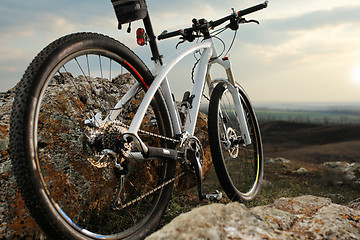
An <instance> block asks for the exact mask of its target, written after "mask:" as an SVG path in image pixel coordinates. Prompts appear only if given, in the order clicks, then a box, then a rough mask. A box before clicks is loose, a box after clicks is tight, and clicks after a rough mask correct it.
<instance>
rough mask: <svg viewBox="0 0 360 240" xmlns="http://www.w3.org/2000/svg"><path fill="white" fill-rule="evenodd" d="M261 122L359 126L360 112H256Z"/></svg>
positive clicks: (262, 110)
mask: <svg viewBox="0 0 360 240" xmlns="http://www.w3.org/2000/svg"><path fill="white" fill-rule="evenodd" d="M256 115H257V117H258V120H259V122H269V121H289V122H304V123H324V124H359V123H360V112H355V111H302V110H298V111H297V110H265V109H259V110H256Z"/></svg>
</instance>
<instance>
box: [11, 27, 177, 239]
mask: <svg viewBox="0 0 360 240" xmlns="http://www.w3.org/2000/svg"><path fill="white" fill-rule="evenodd" d="M152 80H153V76H152V74H151V73H150V71H149V70H148V69H147V68H146V66H145V65H144V64H143V63H142V61H141V60H140V59H139V58H138V57H137V56H136V55H135V54H134V53H133V52H131V51H130V50H129V49H128V48H126V47H125V46H124V45H122V44H120V43H119V42H117V41H115V40H113V39H111V38H109V37H105V36H103V35H98V34H92V33H79V34H73V35H69V36H66V37H63V38H61V39H59V40H57V41H55V42H54V43H52V44H50V45H49V46H48V47H47V48H45V49H44V50H43V51H42V52H41V53H39V55H38V56H37V57H36V58H35V59H34V60H33V62H32V63H31V64H30V66H29V67H28V69H27V71H26V72H25V75H24V77H23V79H22V80H21V84H20V85H19V87H18V89H17V94H16V99H15V101H14V106H13V111H12V116H11V121H12V125H11V132H10V146H11V156H12V159H13V166H14V169H15V171H16V177H17V180H18V185H19V188H20V189H21V192H22V196H23V198H24V200H25V202H26V204H27V206H28V207H29V208H30V212H31V214H32V215H33V217H34V218H35V219H36V220H37V222H38V223H39V225H40V226H41V227H42V229H43V230H44V231H45V232H46V233H47V234H49V235H51V236H52V237H53V238H55V239H59V238H64V239H104V238H107V239H123V238H134V239H138V238H143V237H144V236H146V235H147V234H149V233H150V232H151V231H152V230H153V229H154V227H155V226H156V224H157V222H158V221H159V219H160V217H161V215H162V213H163V212H164V210H165V208H166V206H167V203H168V201H169V198H170V193H171V190H172V183H171V181H170V183H169V180H171V179H172V178H173V176H174V171H175V170H174V169H175V164H174V163H173V162H171V161H160V160H151V159H146V160H136V159H135V158H134V157H132V154H131V152H132V151H139V149H135V148H136V147H134V146H133V145H132V144H130V143H126V142H125V141H124V140H123V138H122V134H123V133H124V132H126V130H127V127H128V126H129V124H130V123H131V120H132V118H133V116H134V113H135V112H136V110H137V108H138V106H139V104H140V103H141V100H142V98H143V96H144V93H145V92H146V90H147V88H148V86H149V85H150V84H151V82H152ZM124 96H125V98H123V97H124ZM122 98H123V100H124V99H125V100H124V101H123V102H122V104H118V105H116V104H117V103H118V102H119V100H120V99H122ZM115 111H117V112H118V113H119V114H118V115H117V116H115V115H114V116H115V117H116V118H115V117H113V118H109V117H108V116H110V115H109V113H111V112H115ZM107 117H108V118H107ZM141 129H142V130H143V131H142V132H141V133H139V136H140V137H141V138H142V140H143V141H144V142H145V143H146V144H147V145H149V146H155V147H156V146H157V147H170V146H168V145H167V144H166V142H165V141H162V140H161V138H155V137H154V134H156V135H165V133H167V134H168V136H169V137H171V135H172V129H171V126H170V123H169V116H168V111H167V108H166V106H165V104H164V100H163V98H162V95H161V93H160V92H158V93H157V94H156V95H155V97H154V99H153V101H152V103H151V106H150V107H149V109H148V110H147V113H146V116H145V118H144V121H143V122H142V124H141ZM149 132H151V133H153V135H149Z"/></svg>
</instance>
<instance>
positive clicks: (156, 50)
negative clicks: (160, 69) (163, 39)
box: [143, 12, 163, 65]
mask: <svg viewBox="0 0 360 240" xmlns="http://www.w3.org/2000/svg"><path fill="white" fill-rule="evenodd" d="M143 22H144V27H145V31H146V33H147V35H148V37H149V43H150V49H151V53H152V58H151V60H153V61H154V62H155V63H159V64H160V65H163V62H162V60H161V58H162V56H161V55H160V53H159V48H158V45H157V42H156V36H155V34H154V29H153V27H152V24H151V20H150V16H149V12H148V13H147V15H146V17H145V18H144V19H143Z"/></svg>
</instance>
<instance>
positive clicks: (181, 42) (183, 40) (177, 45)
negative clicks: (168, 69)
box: [175, 37, 186, 49]
mask: <svg viewBox="0 0 360 240" xmlns="http://www.w3.org/2000/svg"><path fill="white" fill-rule="evenodd" d="M180 39H182V41H180V42H178V43H177V44H176V47H175V49H177V48H178V47H179V45H180V44H183V43H184V42H186V40H185V39H184V38H183V37H181V38H180Z"/></svg>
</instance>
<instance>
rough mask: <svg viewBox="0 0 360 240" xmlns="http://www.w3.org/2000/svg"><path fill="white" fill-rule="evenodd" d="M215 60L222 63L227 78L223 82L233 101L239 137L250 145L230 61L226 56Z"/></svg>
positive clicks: (208, 78)
mask: <svg viewBox="0 0 360 240" xmlns="http://www.w3.org/2000/svg"><path fill="white" fill-rule="evenodd" d="M216 62H217V63H219V64H220V65H222V66H223V67H224V68H225V70H226V75H227V78H228V80H227V81H226V80H225V81H224V82H225V84H226V86H227V89H228V90H229V92H230V93H231V96H232V98H233V101H234V103H235V112H236V117H237V119H238V122H239V127H240V131H241V137H242V139H243V140H244V143H245V144H246V145H250V144H251V138H250V133H249V129H248V126H247V122H246V116H245V112H244V108H243V105H242V103H241V99H240V94H239V90H238V88H237V86H236V82H235V78H234V75H233V72H232V69H231V64H230V61H229V59H227V58H226V59H222V60H216ZM207 81H208V84H209V83H210V82H211V77H210V75H209V74H208V76H207ZM211 90H212V89H211V88H210V91H211Z"/></svg>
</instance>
